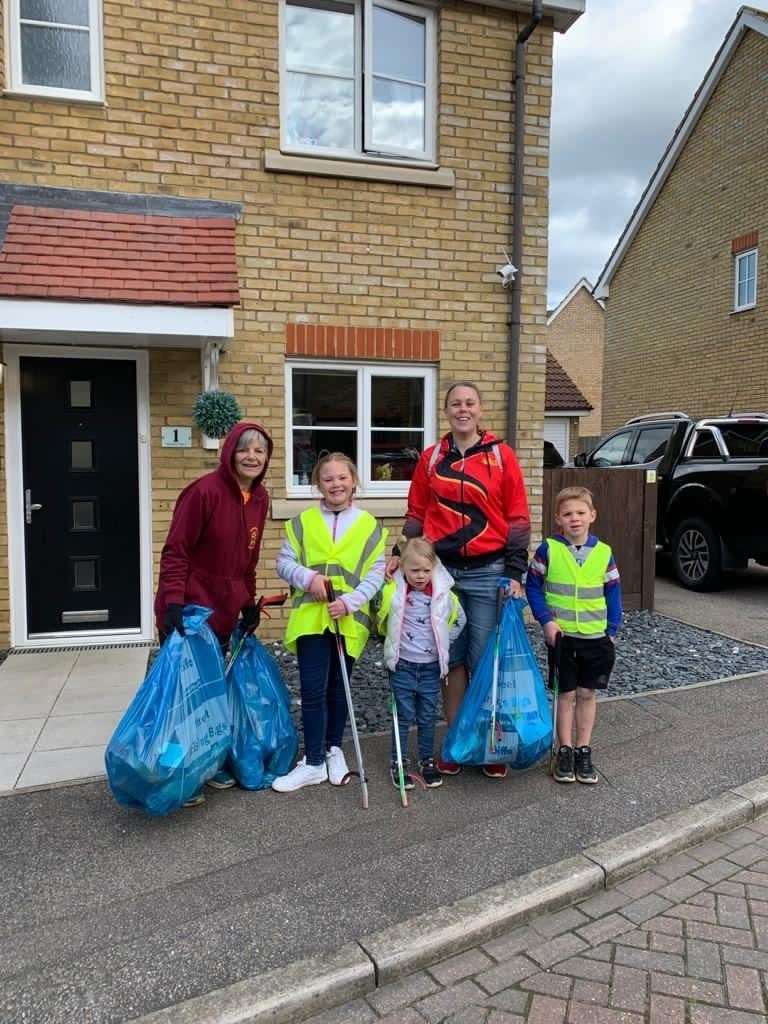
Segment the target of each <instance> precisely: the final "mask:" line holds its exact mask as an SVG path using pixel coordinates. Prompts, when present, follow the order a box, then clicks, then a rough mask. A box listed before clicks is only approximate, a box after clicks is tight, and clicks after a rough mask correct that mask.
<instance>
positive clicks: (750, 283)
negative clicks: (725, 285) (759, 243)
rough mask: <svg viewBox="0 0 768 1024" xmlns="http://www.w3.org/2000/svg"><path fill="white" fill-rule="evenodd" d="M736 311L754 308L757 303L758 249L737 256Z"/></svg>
mask: <svg viewBox="0 0 768 1024" xmlns="http://www.w3.org/2000/svg"><path fill="white" fill-rule="evenodd" d="M735 264H736V273H735V277H736V280H735V289H734V290H735V294H734V307H733V308H734V311H735V312H737V313H738V312H740V311H741V310H742V309H752V307H753V306H755V305H757V249H749V250H747V252H740V253H739V254H738V256H736V260H735Z"/></svg>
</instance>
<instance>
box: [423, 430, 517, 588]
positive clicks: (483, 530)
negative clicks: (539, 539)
mask: <svg viewBox="0 0 768 1024" xmlns="http://www.w3.org/2000/svg"><path fill="white" fill-rule="evenodd" d="M438 444H439V446H440V454H439V456H438V458H437V460H436V461H435V462H434V464H433V466H432V468H431V469H430V462H431V461H432V452H433V449H434V446H432V447H429V448H427V449H426V451H425V452H423V453H422V456H421V458H420V459H419V462H418V464H417V466H416V469H415V471H414V474H413V479H412V480H411V489H410V491H409V494H408V511H407V513H406V521H405V528H404V531H403V532H404V534H405V536H406V537H417V536H419V535H422V534H423V535H424V536H425V537H427V538H428V539H429V540H430V541H432V543H433V544H434V546H435V550H436V551H437V554H438V555H439V556H440V559H441V560H442V562H443V563H444V564H445V565H446V566H448V568H449V569H450V568H451V567H453V568H470V567H473V566H481V565H488V564H489V563H490V562H495V561H497V560H498V559H499V558H503V559H504V571H505V573H506V574H507V575H508V576H510V577H511V578H512V579H516V580H520V579H522V576H523V573H524V572H525V570H526V567H527V564H528V543H529V541H530V537H531V521H530V515H529V512H528V497H527V495H526V493H525V483H524V481H523V474H522V473H521V471H520V466H519V464H518V461H517V459H516V457H515V453H514V452H513V451H512V449H511V448H510V447H509V445H507V444H505V443H504V442H503V441H499V440H498V438H496V437H495V436H494V435H493V434H491V433H490V432H488V431H485V432H484V433H483V434H482V435H481V437H480V439H479V441H478V442H477V443H476V444H474V445H472V447H471V448H468V449H467V450H466V452H465V453H464V454H463V455H462V454H461V452H460V451H459V450H458V448H457V447H456V446H455V444H454V441H453V437H452V435H451V434H446V435H445V437H443V438H441V439H440V441H439V442H438Z"/></svg>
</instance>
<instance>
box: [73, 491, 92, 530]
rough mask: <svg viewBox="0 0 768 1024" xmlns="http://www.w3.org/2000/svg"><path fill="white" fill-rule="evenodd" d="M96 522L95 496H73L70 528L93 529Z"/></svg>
mask: <svg viewBox="0 0 768 1024" xmlns="http://www.w3.org/2000/svg"><path fill="white" fill-rule="evenodd" d="M96 528H97V523H96V499H95V498H73V499H72V529H73V530H95V529H96Z"/></svg>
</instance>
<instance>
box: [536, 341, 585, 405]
mask: <svg viewBox="0 0 768 1024" xmlns="http://www.w3.org/2000/svg"><path fill="white" fill-rule="evenodd" d="M545 387H546V391H545V398H544V409H545V410H546V412H560V411H563V412H565V411H568V412H571V411H572V412H590V411H591V410H592V406H591V405H590V403H589V402H588V401H587V399H586V398H585V397H584V395H583V394H582V392H581V391H580V390H579V388H578V387H577V386H576V384H574V382H573V380H572V379H571V378H570V377H569V376H568V374H567V373H566V371H565V370H564V369H563V367H562V366H561V365H560V363H558V361H557V360H556V359H555V357H554V356H553V355H552V353H551V352H550V351H549V349H547V375H546V385H545Z"/></svg>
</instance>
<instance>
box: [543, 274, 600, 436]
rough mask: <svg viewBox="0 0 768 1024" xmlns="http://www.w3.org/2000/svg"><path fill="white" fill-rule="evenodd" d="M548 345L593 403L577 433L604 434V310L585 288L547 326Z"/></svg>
mask: <svg viewBox="0 0 768 1024" xmlns="http://www.w3.org/2000/svg"><path fill="white" fill-rule="evenodd" d="M547 347H548V348H549V350H550V352H551V353H552V355H553V356H554V357H555V359H556V360H557V361H558V363H560V365H561V366H562V368H563V369H564V370H565V372H566V373H567V374H568V376H569V377H570V378H571V380H572V381H573V382H574V384H576V386H577V387H578V388H579V390H580V391H581V393H582V394H583V395H584V397H585V398H586V399H587V401H588V402H589V403H590V405H592V406H594V409H593V411H592V412H591V413H590V414H589V415H588V416H583V417H582V418H581V419H580V420H578V421H577V422H578V424H579V428H578V430H577V432H576V433H577V436H578V434H581V435H582V437H590V436H591V435H593V434H599V433H601V420H602V408H601V407H602V399H603V349H604V347H605V312H604V310H603V309H602V308H601V307H600V305H599V303H597V302H596V301H595V300H594V299H593V298H592V296H591V295H589V294H588V293H587V291H586V289H584V288H579V290H578V291H577V292H576V294H575V295H574V296H573V298H572V299H571V301H570V302H569V303H568V305H567V306H566V307H565V308H564V309H562V310H561V311H560V312H559V313H558V315H557V318H556V319H555V320H553V321H552V323H551V324H549V325H548V327H547Z"/></svg>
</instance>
